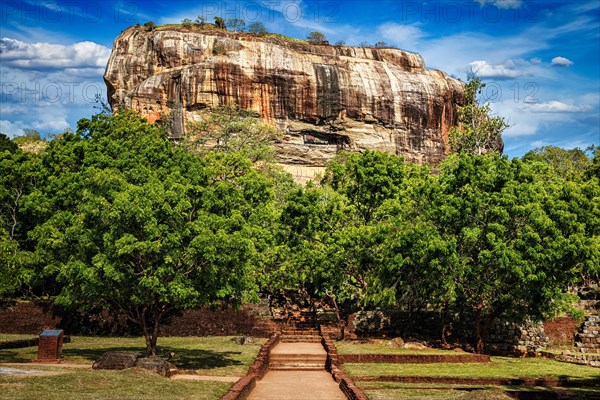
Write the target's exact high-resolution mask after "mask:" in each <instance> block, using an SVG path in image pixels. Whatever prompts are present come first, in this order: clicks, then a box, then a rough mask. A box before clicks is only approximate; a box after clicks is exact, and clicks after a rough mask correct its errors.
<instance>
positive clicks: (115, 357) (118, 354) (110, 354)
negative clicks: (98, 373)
mask: <svg viewBox="0 0 600 400" xmlns="http://www.w3.org/2000/svg"><path fill="white" fill-rule="evenodd" d="M139 357H141V354H140V353H137V352H135V351H107V352H106V353H104V354H102V356H100V358H99V359H98V360H96V362H95V363H94V365H92V369H126V368H132V367H133V366H135V363H136V361H137V359H138V358H139Z"/></svg>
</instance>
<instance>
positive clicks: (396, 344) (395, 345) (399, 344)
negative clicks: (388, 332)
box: [388, 337, 404, 349]
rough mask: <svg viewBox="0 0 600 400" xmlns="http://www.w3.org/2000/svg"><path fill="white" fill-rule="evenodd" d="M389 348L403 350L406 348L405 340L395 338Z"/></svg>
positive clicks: (389, 343) (390, 342)
mask: <svg viewBox="0 0 600 400" xmlns="http://www.w3.org/2000/svg"><path fill="white" fill-rule="evenodd" d="M388 346H389V347H391V348H392V349H402V348H404V340H402V338H400V337H397V338H393V339H392V340H390V341H389V342H388Z"/></svg>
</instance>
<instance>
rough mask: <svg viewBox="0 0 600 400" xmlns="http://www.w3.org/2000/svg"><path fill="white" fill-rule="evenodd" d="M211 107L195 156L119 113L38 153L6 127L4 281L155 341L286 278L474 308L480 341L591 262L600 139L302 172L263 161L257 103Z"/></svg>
mask: <svg viewBox="0 0 600 400" xmlns="http://www.w3.org/2000/svg"><path fill="white" fill-rule="evenodd" d="M207 121H208V123H207V124H205V125H201V126H200V127H199V128H198V129H199V131H198V132H199V133H204V134H207V135H209V136H210V138H211V140H215V138H216V139H218V140H220V142H219V146H217V147H214V146H213V148H212V149H211V151H206V150H203V151H202V152H200V154H199V153H198V151H197V148H196V147H195V146H184V145H181V144H176V143H172V142H171V141H169V140H168V138H167V136H166V133H165V132H164V130H162V128H160V127H158V126H156V125H152V124H149V123H147V122H146V121H145V120H144V119H142V118H140V117H138V116H136V115H134V114H132V113H131V112H124V111H123V112H119V113H116V114H114V115H112V116H109V115H106V114H99V115H96V116H93V117H92V118H90V119H83V120H81V121H80V122H79V123H78V128H77V131H76V132H66V133H65V134H63V135H61V136H59V137H57V138H55V139H54V140H52V141H49V143H48V146H47V148H46V149H45V150H44V151H43V152H41V153H40V154H35V153H26V152H23V151H21V150H19V149H18V148H16V147H15V146H14V143H13V142H12V141H10V140H8V139H7V138H6V137H0V296H3V297H16V296H21V297H30V296H51V297H52V298H53V299H54V300H55V302H56V303H58V304H61V305H64V306H71V307H79V308H83V309H86V308H88V309H89V308H95V307H105V308H108V309H113V310H119V311H120V312H121V313H123V314H125V315H127V316H128V318H129V319H130V320H131V321H132V322H134V323H136V324H138V325H139V326H140V327H141V329H142V330H143V332H144V335H145V337H146V345H147V350H148V353H150V354H152V353H154V352H155V351H156V343H157V338H158V337H159V335H160V325H161V323H162V321H164V319H165V318H167V317H168V316H170V315H172V314H173V313H176V312H179V311H181V310H183V309H187V308H191V307H196V306H198V305H201V304H213V303H215V302H226V303H230V304H242V303H244V302H248V301H252V300H254V299H256V298H257V294H258V293H259V292H260V291H269V290H275V289H280V288H286V289H290V288H296V289H303V290H305V291H306V292H307V293H309V294H310V295H311V296H313V297H314V298H320V299H323V298H326V299H329V300H330V301H331V302H332V304H333V305H334V306H335V307H336V309H337V310H338V316H339V318H340V322H341V321H342V315H341V314H342V312H341V309H342V307H341V305H342V304H354V305H356V306H361V307H362V306H364V307H367V306H392V305H393V306H396V307H401V308H404V309H409V310H438V311H445V312H448V313H453V314H456V313H458V314H459V315H465V316H469V317H470V318H473V319H474V320H475V321H477V324H476V325H475V326H476V332H474V334H475V336H476V338H477V348H478V350H479V351H481V350H482V349H483V344H484V340H485V337H486V334H487V328H488V327H489V325H490V323H491V322H492V321H493V319H495V318H502V319H505V320H508V321H522V320H523V319H525V318H528V317H529V318H544V317H547V316H549V315H552V314H553V313H555V312H558V311H561V310H564V309H565V308H567V307H568V306H569V301H571V300H572V297H569V287H570V285H573V284H577V283H578V282H581V281H582V280H589V279H597V278H598V275H599V273H600V182H599V179H600V168H599V167H600V154H599V152H598V149H597V148H593V149H592V155H593V157H589V156H588V155H587V154H586V153H585V152H582V151H579V150H562V149H556V148H544V149H541V150H539V151H534V152H530V153H528V154H527V155H526V156H524V157H523V158H522V159H513V160H509V159H508V158H506V157H501V156H499V155H498V154H482V155H478V154H474V155H473V154H469V153H468V152H464V151H462V152H457V153H456V154H454V155H452V156H450V157H448V159H447V160H445V161H444V162H443V163H441V164H440V165H439V166H438V167H437V169H436V170H435V171H434V172H432V170H431V169H430V168H429V167H427V166H418V165H412V164H406V163H405V162H404V161H403V160H402V158H399V157H396V156H393V155H389V154H384V153H379V152H374V151H366V152H364V153H362V154H358V153H340V154H339V155H338V157H336V158H335V159H334V160H333V161H332V162H331V163H330V164H329V165H328V167H327V171H326V173H325V175H324V178H323V179H322V181H321V182H320V184H319V185H314V184H309V185H307V186H306V187H300V186H298V185H296V184H294V183H293V182H292V180H291V177H290V176H289V175H286V174H284V173H282V172H278V170H277V169H276V168H275V167H273V166H270V165H269V164H268V163H267V162H266V161H265V157H264V156H263V154H264V152H263V150H262V148H263V146H264V143H265V142H264V138H265V137H269V135H271V134H272V132H269V131H265V128H264V127H263V126H262V125H261V124H260V123H259V122H258V120H256V119H254V120H253V119H252V117H251V115H248V114H245V113H241V112H235V113H232V111H231V110H229V111H228V110H224V111H222V112H221V113H220V114H219V113H218V112H215V113H214V115H211V116H210V117H209V120H207ZM242 134H243V135H255V136H256V137H257V139H256V140H249V141H246V142H242V141H241V139H242V137H241V136H242ZM257 149H258V151H256V150H257ZM250 157H251V158H250ZM341 327H342V328H343V325H341Z"/></svg>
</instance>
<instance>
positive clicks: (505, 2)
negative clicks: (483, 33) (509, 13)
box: [477, 0, 523, 9]
mask: <svg viewBox="0 0 600 400" xmlns="http://www.w3.org/2000/svg"><path fill="white" fill-rule="evenodd" d="M477 2H478V3H479V5H480V6H481V7H483V6H486V5H488V4H489V5H493V6H496V7H498V8H503V9H511V8H521V6H522V5H523V1H522V0H477Z"/></svg>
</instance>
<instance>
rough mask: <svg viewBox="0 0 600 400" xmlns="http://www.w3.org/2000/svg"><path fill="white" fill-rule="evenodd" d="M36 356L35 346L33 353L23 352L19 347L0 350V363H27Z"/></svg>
mask: <svg viewBox="0 0 600 400" xmlns="http://www.w3.org/2000/svg"><path fill="white" fill-rule="evenodd" d="M35 358H37V347H36V348H35V353H32V352H24V351H22V350H19V349H14V350H12V349H11V350H7V349H4V350H0V363H28V362H31V360H33V359H35Z"/></svg>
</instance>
